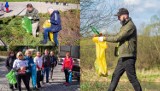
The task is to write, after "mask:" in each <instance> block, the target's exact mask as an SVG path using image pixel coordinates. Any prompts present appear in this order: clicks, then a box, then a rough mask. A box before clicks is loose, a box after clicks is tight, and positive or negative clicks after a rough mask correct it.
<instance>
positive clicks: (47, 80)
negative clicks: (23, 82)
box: [43, 67, 50, 83]
mask: <svg viewBox="0 0 160 91" xmlns="http://www.w3.org/2000/svg"><path fill="white" fill-rule="evenodd" d="M49 71H50V67H45V68H44V70H43V80H44V75H45V73H46V83H48V82H49Z"/></svg>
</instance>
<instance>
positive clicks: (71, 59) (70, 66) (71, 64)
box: [70, 58, 73, 70]
mask: <svg viewBox="0 0 160 91" xmlns="http://www.w3.org/2000/svg"><path fill="white" fill-rule="evenodd" d="M72 68H73V59H72V58H71V66H70V70H72Z"/></svg>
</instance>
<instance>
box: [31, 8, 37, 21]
mask: <svg viewBox="0 0 160 91" xmlns="http://www.w3.org/2000/svg"><path fill="white" fill-rule="evenodd" d="M32 18H33V20H37V19H39V15H38V10H35V12H34V14H33V16H32Z"/></svg>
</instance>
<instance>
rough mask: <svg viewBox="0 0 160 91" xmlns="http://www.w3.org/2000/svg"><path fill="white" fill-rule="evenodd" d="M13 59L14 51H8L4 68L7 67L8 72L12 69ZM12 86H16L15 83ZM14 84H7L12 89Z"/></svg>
mask: <svg viewBox="0 0 160 91" xmlns="http://www.w3.org/2000/svg"><path fill="white" fill-rule="evenodd" d="M15 59H16V56H15V53H14V52H13V51H10V52H9V53H8V57H7V59H6V68H7V69H8V72H10V71H11V70H12V68H13V63H14V61H15ZM14 86H15V88H17V83H16V84H15V85H14ZM14 86H13V85H12V84H9V87H10V89H11V90H13V89H14Z"/></svg>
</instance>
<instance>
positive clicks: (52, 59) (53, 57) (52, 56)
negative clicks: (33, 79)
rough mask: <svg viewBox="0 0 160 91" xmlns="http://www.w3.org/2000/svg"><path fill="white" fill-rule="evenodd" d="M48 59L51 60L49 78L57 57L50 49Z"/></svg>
mask: <svg viewBox="0 0 160 91" xmlns="http://www.w3.org/2000/svg"><path fill="white" fill-rule="evenodd" d="M50 60H51V76H50V77H51V79H52V76H53V69H54V67H56V65H57V57H56V56H55V55H54V52H53V51H51V52H50Z"/></svg>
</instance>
